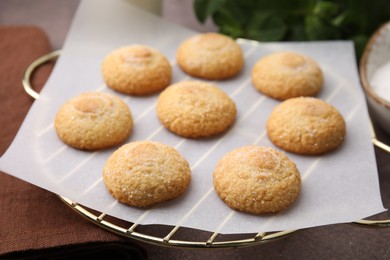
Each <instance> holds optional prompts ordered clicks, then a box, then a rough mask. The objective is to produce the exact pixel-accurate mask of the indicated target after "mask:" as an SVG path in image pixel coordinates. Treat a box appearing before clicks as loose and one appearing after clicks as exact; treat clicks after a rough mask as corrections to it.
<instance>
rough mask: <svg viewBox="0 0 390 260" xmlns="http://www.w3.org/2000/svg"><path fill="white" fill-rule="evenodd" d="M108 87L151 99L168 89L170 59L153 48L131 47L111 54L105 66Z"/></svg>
mask: <svg viewBox="0 0 390 260" xmlns="http://www.w3.org/2000/svg"><path fill="white" fill-rule="evenodd" d="M102 75H103V79H104V81H105V82H106V84H107V86H108V87H110V88H112V89H114V90H116V91H119V92H121V93H125V94H130V95H148V94H152V93H155V92H158V91H160V90H162V89H164V88H165V87H167V86H168V85H169V84H170V82H171V77H172V67H171V65H170V63H169V61H168V60H167V58H166V57H165V56H164V55H163V54H161V53H160V52H158V51H157V50H154V49H152V48H150V47H147V46H144V45H130V46H126V47H122V48H119V49H116V50H114V51H112V52H111V53H109V54H108V55H107V56H106V57H105V58H104V61H103V64H102Z"/></svg>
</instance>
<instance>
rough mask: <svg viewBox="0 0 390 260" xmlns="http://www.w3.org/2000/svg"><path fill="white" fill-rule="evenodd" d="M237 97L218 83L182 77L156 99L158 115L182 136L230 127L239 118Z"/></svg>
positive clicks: (195, 135) (164, 123) (205, 134)
mask: <svg viewBox="0 0 390 260" xmlns="http://www.w3.org/2000/svg"><path fill="white" fill-rule="evenodd" d="M236 114H237V111H236V105H235V103H234V101H233V100H232V99H231V98H230V97H229V96H228V95H227V94H226V93H225V92H223V91H222V90H221V89H219V88H218V87H217V86H215V85H213V84H210V83H206V82H201V81H182V82H179V83H176V84H173V85H171V86H169V87H168V88H166V89H165V90H164V91H163V92H162V93H161V94H160V96H159V98H158V100H157V116H158V118H159V120H160V122H161V123H162V124H163V125H164V126H165V127H166V128H167V129H169V130H170V131H172V132H174V133H176V134H178V135H180V136H183V137H193V138H195V137H207V136H211V135H215V134H219V133H221V132H223V131H225V130H226V129H227V128H229V127H230V126H231V125H232V124H233V122H234V120H235V118H236Z"/></svg>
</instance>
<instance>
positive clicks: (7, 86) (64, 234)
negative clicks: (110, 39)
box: [0, 26, 146, 259]
mask: <svg viewBox="0 0 390 260" xmlns="http://www.w3.org/2000/svg"><path fill="white" fill-rule="evenodd" d="M50 51H51V48H50V44H49V41H48V38H47V36H46V34H45V33H44V32H43V31H42V30H41V29H40V28H38V27H32V26H0V104H1V105H0V155H3V154H4V153H5V151H6V149H7V148H8V147H9V145H10V144H11V142H12V140H13V139H14V137H15V135H16V133H17V131H18V129H19V127H20V125H21V124H22V121H23V119H24V117H25V116H26V114H27V112H28V110H29V108H30V106H31V104H32V103H33V101H34V100H33V99H32V98H31V97H29V96H28V95H27V94H26V93H25V92H24V90H23V86H22V77H23V74H24V72H25V71H26V69H27V67H28V66H29V65H30V64H31V63H32V62H33V61H34V60H35V59H37V58H39V57H40V56H42V55H44V54H47V53H49V52H50ZM52 67H53V64H47V65H44V66H42V67H40V68H39V69H38V70H37V72H36V73H34V75H33V78H32V85H33V86H34V87H35V88H36V89H37V90H38V91H39V90H40V89H41V88H42V86H43V85H44V83H45V81H46V79H47V78H48V76H49V75H50V72H51V70H52ZM37 174H38V173H37ZM0 212H1V214H0V258H24V259H35V258H50V259H52V258H56V259H58V258H60V259H67V258H74V257H76V256H81V257H91V256H96V255H98V256H100V257H105V256H107V257H109V258H110V259H112V258H114V259H143V258H146V256H145V253H144V250H143V249H141V247H140V246H139V245H136V244H135V243H134V242H133V241H131V240H130V239H127V238H125V237H122V236H118V235H116V234H114V233H111V232H108V231H106V230H104V229H102V228H100V227H98V226H96V225H94V224H92V223H90V222H89V221H87V220H85V219H83V218H82V217H81V216H79V215H78V214H77V213H75V212H73V211H72V210H71V209H69V208H68V207H67V206H66V205H65V204H64V203H63V202H61V200H60V199H59V198H58V196H57V195H55V194H53V193H51V192H48V191H46V190H44V189H41V188H39V187H36V186H34V185H31V184H29V183H26V182H24V181H22V180H19V179H16V178H14V177H12V176H10V175H7V174H5V173H3V172H0Z"/></svg>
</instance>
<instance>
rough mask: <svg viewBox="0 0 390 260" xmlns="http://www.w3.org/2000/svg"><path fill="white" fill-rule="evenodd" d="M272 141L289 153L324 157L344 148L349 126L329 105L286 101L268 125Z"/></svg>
mask: <svg viewBox="0 0 390 260" xmlns="http://www.w3.org/2000/svg"><path fill="white" fill-rule="evenodd" d="M267 134H268V137H269V138H270V140H271V141H272V142H273V143H274V144H275V145H276V146H278V147H280V148H282V149H283V150H285V151H288V152H293V153H298V154H321V153H325V152H328V151H331V150H334V149H336V148H337V147H338V146H340V145H341V144H342V143H343V141H344V137H345V134H346V124H345V121H344V118H343V116H342V115H341V114H340V112H339V111H338V110H337V109H336V108H335V107H333V106H332V105H330V104H328V103H327V102H325V101H323V100H321V99H318V98H313V97H300V98H292V99H288V100H286V101H283V102H282V103H281V104H279V105H278V106H276V107H275V108H274V110H273V111H272V112H271V114H270V116H269V118H268V121H267Z"/></svg>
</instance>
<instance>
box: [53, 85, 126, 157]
mask: <svg viewBox="0 0 390 260" xmlns="http://www.w3.org/2000/svg"><path fill="white" fill-rule="evenodd" d="M54 125H55V130H56V132H57V135H58V137H59V138H60V139H61V140H62V141H63V142H64V143H66V144H67V145H69V146H72V147H74V148H77V149H83V150H98V149H103V148H107V147H110V146H114V145H116V144H119V143H121V142H123V141H124V140H126V139H127V138H128V137H129V135H130V133H131V130H132V129H133V119H132V116H131V112H130V109H129V107H128V106H127V104H126V103H125V102H124V101H123V100H122V99H120V98H119V97H116V96H114V95H111V94H107V93H103V92H87V93H82V94H80V95H78V96H77V97H74V98H72V99H70V100H68V101H67V102H66V103H64V104H63V105H62V107H61V108H60V109H59V111H58V113H57V115H56V118H55V124H54Z"/></svg>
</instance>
